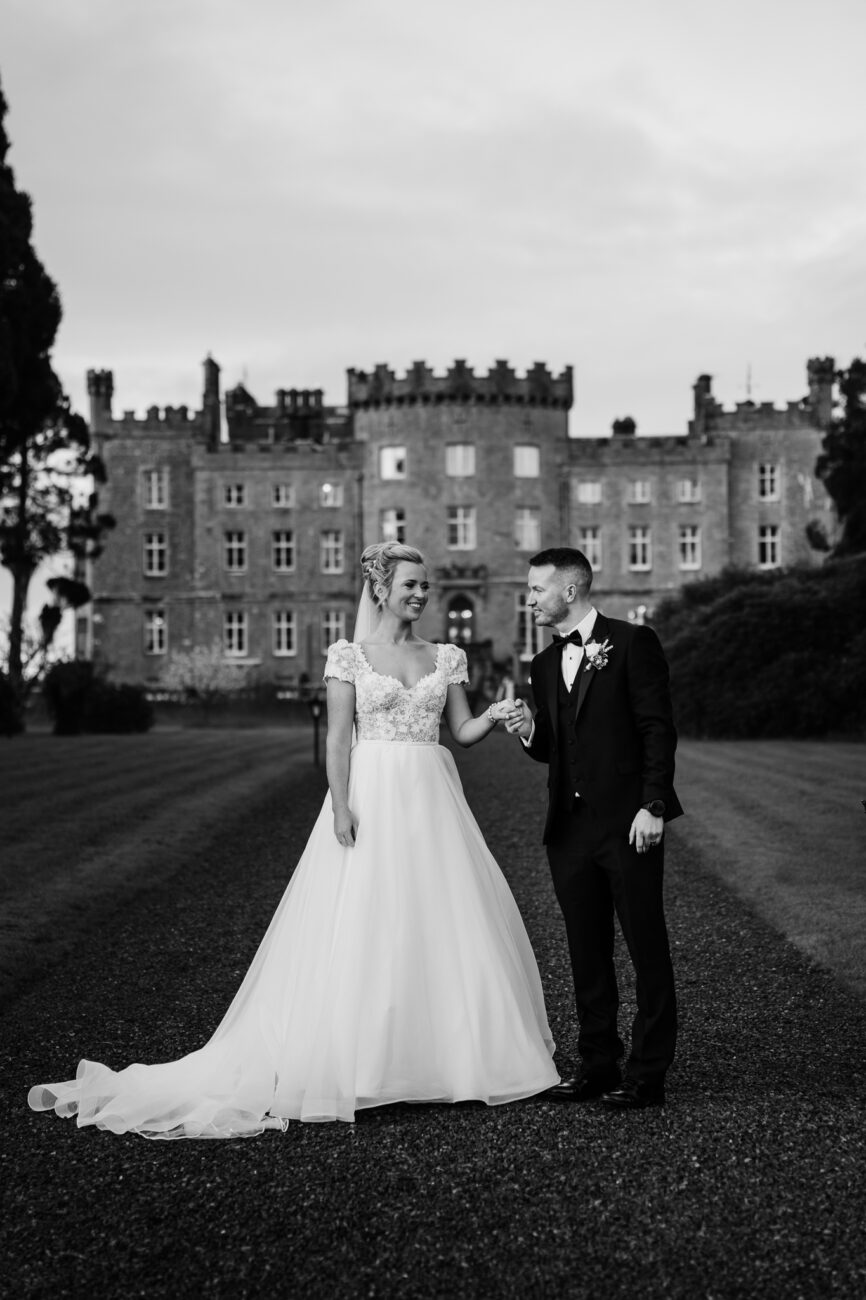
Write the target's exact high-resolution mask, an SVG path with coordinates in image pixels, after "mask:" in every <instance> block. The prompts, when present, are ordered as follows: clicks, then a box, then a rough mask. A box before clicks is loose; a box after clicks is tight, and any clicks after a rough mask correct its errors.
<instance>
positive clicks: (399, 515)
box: [379, 507, 406, 542]
mask: <svg viewBox="0 0 866 1300" xmlns="http://www.w3.org/2000/svg"><path fill="white" fill-rule="evenodd" d="M379 536H380V537H381V538H382V541H383V542H405V540H406V511H405V510H398V509H397V508H396V507H393V508H389V509H387V510H380V511H379Z"/></svg>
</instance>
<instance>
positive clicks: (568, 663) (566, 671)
mask: <svg viewBox="0 0 866 1300" xmlns="http://www.w3.org/2000/svg"><path fill="white" fill-rule="evenodd" d="M597 618H598V610H597V609H596V608H595V607H594V606H593V608H592V609H591V610H590V611H589V613H588V614H586V615H585V616H584V617H583V618H582V619H581V620H580V622H579V623H575V625H574V627H572V628H569V630H568V631H567V632H566V634H565V635H566V636H571V634H572V632H579V633H580V636H581V640H582V641H583V644H584V645H586V643H587V641H589V640H590V638H591V637H592V629H593V628H594V627H595V620H596V619H597ZM582 663H583V646H579V645H574V644H573V643H572V642H569V643H568V645H566V646H564V647H563V650H562V680H563V681H564V682H565V685H566V687H567V688H568V690H571V688H572V686H573V685H574V679H575V677H576V676H577V673H578V669H579V668H580V665H581V664H582ZM534 735H535V721H534V720H533V723H532V730H531V731H530V733H529V735H528V736H527V738H526V739H525V740H524V739H523V737H522V736H521V737H520V739H521V741H523V744H524V745H525V746H526V747H527V748H528V747H529V746H530V745H531V744H532V737H533V736H534Z"/></svg>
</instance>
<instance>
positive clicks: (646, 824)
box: [628, 808, 665, 853]
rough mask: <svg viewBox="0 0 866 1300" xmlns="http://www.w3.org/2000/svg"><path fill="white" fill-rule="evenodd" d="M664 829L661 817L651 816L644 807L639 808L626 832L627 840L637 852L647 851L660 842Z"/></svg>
mask: <svg viewBox="0 0 866 1300" xmlns="http://www.w3.org/2000/svg"><path fill="white" fill-rule="evenodd" d="M664 830H665V823H664V818H663V817H653V815H652V813H651V812H647V810H646V808H639V809H638V811H637V812H636V813H635V817H634V821H633V822H632V824H631V830H630V831H629V833H628V842H629V844H633V845H634V846H635V848H636V849H637V851H638V853H648V852H649V851H650V849H652V848H655V846H656V845H657V844H660V843H661V838H662V835H664Z"/></svg>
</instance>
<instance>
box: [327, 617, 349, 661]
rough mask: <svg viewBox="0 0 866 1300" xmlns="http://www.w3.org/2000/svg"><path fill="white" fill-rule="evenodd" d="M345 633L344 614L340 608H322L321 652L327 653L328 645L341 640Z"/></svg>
mask: <svg viewBox="0 0 866 1300" xmlns="http://www.w3.org/2000/svg"><path fill="white" fill-rule="evenodd" d="M345 635H346V615H345V612H344V611H343V610H342V609H323V610H322V654H323V655H326V654H327V653H328V646H329V645H333V644H334V642H335V641H342V640H343V638H344V637H345Z"/></svg>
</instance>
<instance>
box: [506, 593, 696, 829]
mask: <svg viewBox="0 0 866 1300" xmlns="http://www.w3.org/2000/svg"><path fill="white" fill-rule="evenodd" d="M590 640H591V641H597V642H599V644H601V643H602V642H604V641H605V640H607V641H609V642H610V650H609V651H608V662H607V664H606V665H605V667H604V668H593V667H592V666H591V665H590V664H589V662H588V659H587V656H586V653H584V657H583V660H582V662H581V665H580V668H579V670H578V678H579V680H578V683H577V697H576V702H575V706H574V714H573V723H572V725H573V727H574V732H575V736H576V739H577V769H576V772H575V777H576V792H577V793H578V794H579V795H580V797H581V798H582V799H585V800H586V802H587V804H588V805H589V806H590V807H591V808H592V810H593V812H594V813H595V814H596V815H597V816H598V817H599V819H600V820H601V821H602V822H603V823H604V824H606V825H607V826H608V828H609V830H610V831H611V833H613V834H623V835H626V836H627V835H628V832H629V828H630V827H631V824H632V821H633V820H634V815H635V813H636V812H637V811H638V809H639V808H640V807H641V805H642V804H645V803H649V801H650V800H651V799H662V800H663V801H664V804H665V820H666V821H670V820H671V818H673V817H679V816H680V815H681V814H682V811H683V809H682V807H681V806H680V802H679V800H678V799H677V796H676V793H675V791H674V753H675V751H676V746H677V733H676V730H675V728H674V723H673V710H672V707H671V697H670V674H669V672H668V665H667V660H666V659H665V656H664V651H663V650H662V647H661V643H660V642H659V639H658V637H657V636H656V634H655V632H654V631H653V630H652V628H650V627H646V626H642V625H638V624H634V623H627V622H624V621H623V620H621V619H617V618H606V617H605V616H604V615H603V614H598V615H597V617H596V621H595V627H594V628H593V630H592V636H591V638H590ZM561 672H562V651H561V650H558V649H557V648H556V647H555V646H553V645H551V646H548V647H547V649H546V650H542V652H541V653H540V654H538V655H536V656H535V658H534V659H533V661H532V669H531V683H532V692H533V695H534V697H535V708H536V713H535V731H534V733H533V736H532V742H531V744H530V745H529V746H528V747H527V752H528V753H529V754H530V756H531V757H532V758H535V759H537V760H538V761H539V762H541V763H547V764H548V765H549V772H548V779H547V787H548V792H549V798H550V803H549V808H548V815H547V822H546V824H545V828H544V840H545V843H546V842H547V840H548V839H549V837H550V832H551V828H552V826H553V824H554V821H555V819H556V816H557V814H558V813H559V812H560V808H559V804H560V802H561V800H562V794H561V790H562V788H563V780H562V765H563V764H566V763H567V759H566V757H565V752H564V749H565V743H566V741H567V739H568V738H567V737H561V736H559V735H558V734H557V732H558V722H557V715H558V690H559V679H560V675H561Z"/></svg>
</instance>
